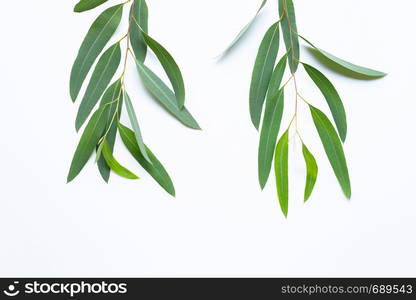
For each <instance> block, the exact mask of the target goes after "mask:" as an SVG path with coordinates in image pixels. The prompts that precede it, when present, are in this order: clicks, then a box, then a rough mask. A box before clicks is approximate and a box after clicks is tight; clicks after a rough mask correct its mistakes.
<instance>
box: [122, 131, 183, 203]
mask: <svg viewBox="0 0 416 300" xmlns="http://www.w3.org/2000/svg"><path fill="white" fill-rule="evenodd" d="M118 129H119V133H120V136H121V139H122V140H123V143H124V144H125V146H126V147H127V149H128V150H129V152H130V153H131V154H132V155H133V157H134V158H135V159H136V160H137V162H138V163H139V164H140V165H141V166H142V167H143V168H144V169H145V170H146V171H147V172H148V173H149V174H150V176H152V177H153V179H154V180H156V182H157V183H159V185H160V186H161V187H162V188H163V189H164V190H165V191H166V192H168V193H169V194H170V195H172V196H175V187H174V186H173V183H172V180H171V179H170V177H169V174H168V173H167V172H166V170H165V168H164V167H163V166H162V164H161V163H160V162H159V160H158V159H157V158H156V156H155V155H154V154H153V153H152V151H150V149H149V148H147V147H146V152H147V153H148V155H149V158H150V160H151V162H152V163H151V164H150V163H149V162H147V161H146V159H145V158H144V157H143V155H142V153H141V151H140V149H139V146H138V144H137V141H136V137H135V134H134V132H133V131H132V130H131V129H129V128H127V127H126V126H124V125H122V124H121V123H119V126H118Z"/></svg>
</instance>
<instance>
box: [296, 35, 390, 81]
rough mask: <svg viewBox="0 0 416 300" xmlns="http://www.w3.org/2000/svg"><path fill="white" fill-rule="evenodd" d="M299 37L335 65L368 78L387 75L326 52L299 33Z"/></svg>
mask: <svg viewBox="0 0 416 300" xmlns="http://www.w3.org/2000/svg"><path fill="white" fill-rule="evenodd" d="M299 37H300V38H301V39H303V40H304V41H305V42H306V43H308V44H309V45H310V46H311V47H312V48H314V49H315V50H316V51H318V53H320V54H321V55H322V56H324V57H325V58H327V59H329V60H330V61H332V62H333V63H335V64H336V65H338V66H340V67H342V68H344V69H346V70H348V71H351V72H353V73H355V74H358V75H362V76H366V77H370V78H381V77H384V76H386V75H387V73H384V72H380V71H376V70H373V69H369V68H365V67H361V66H358V65H355V64H353V63H350V62H348V61H345V60H343V59H341V58H338V57H336V56H334V55H332V54H331V53H328V52H326V51H324V50H322V49H320V48H318V47H316V46H315V45H314V44H312V43H311V42H309V41H308V40H307V39H305V38H304V37H303V36H301V35H299Z"/></svg>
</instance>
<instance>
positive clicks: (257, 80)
mask: <svg viewBox="0 0 416 300" xmlns="http://www.w3.org/2000/svg"><path fill="white" fill-rule="evenodd" d="M279 35H280V34H279V23H275V24H273V25H272V26H271V27H270V28H269V29H268V30H267V32H266V34H265V36H264V38H263V40H262V42H261V44H260V48H259V51H258V53H257V58H256V62H255V65H254V69H253V75H252V79H251V86H250V115H251V121H252V122H253V125H254V127H256V129H258V128H259V125H260V119H261V113H262V110H263V104H264V100H265V97H266V93H267V88H268V87H269V83H270V78H271V77H272V74H273V68H274V64H275V62H276V58H277V52H278V51H279Z"/></svg>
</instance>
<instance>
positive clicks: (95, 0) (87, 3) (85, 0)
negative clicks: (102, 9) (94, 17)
mask: <svg viewBox="0 0 416 300" xmlns="http://www.w3.org/2000/svg"><path fill="white" fill-rule="evenodd" d="M107 1H108V0H80V1H79V2H78V3H77V5H75V8H74V12H84V11H87V10H90V9H93V8H96V7H97V6H100V5H101V4H103V3H105V2H107Z"/></svg>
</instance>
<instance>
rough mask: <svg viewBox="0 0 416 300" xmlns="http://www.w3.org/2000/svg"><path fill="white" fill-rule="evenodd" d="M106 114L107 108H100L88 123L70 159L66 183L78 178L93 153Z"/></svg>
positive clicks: (100, 135)
mask: <svg viewBox="0 0 416 300" xmlns="http://www.w3.org/2000/svg"><path fill="white" fill-rule="evenodd" d="M107 112H108V106H103V107H100V108H99V109H98V110H97V111H96V112H95V113H94V114H93V115H92V117H91V120H90V121H89V122H88V124H87V126H86V128H85V130H84V133H83V134H82V136H81V140H80V142H79V144H78V147H77V149H76V151H75V154H74V157H73V159H72V163H71V168H70V170H69V174H68V182H71V181H72V180H74V179H75V177H77V176H78V174H79V173H80V172H81V170H82V169H83V168H84V166H85V164H86V163H87V162H88V160H89V158H90V156H91V154H92V153H93V152H94V149H95V147H96V146H97V144H98V142H99V140H100V139H101V137H102V135H103V131H104V129H105V125H106V121H107Z"/></svg>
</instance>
